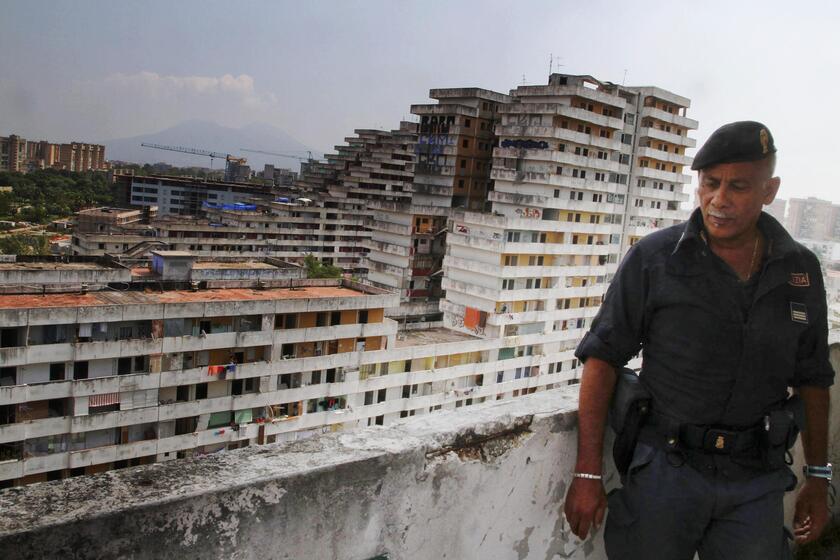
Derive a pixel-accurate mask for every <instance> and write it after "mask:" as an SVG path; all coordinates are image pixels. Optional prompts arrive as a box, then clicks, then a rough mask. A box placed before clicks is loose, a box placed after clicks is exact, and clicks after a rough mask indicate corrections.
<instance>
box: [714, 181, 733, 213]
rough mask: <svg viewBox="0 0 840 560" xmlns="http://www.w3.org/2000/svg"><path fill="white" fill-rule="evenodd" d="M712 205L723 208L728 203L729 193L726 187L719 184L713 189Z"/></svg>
mask: <svg viewBox="0 0 840 560" xmlns="http://www.w3.org/2000/svg"><path fill="white" fill-rule="evenodd" d="M711 202H712V206H715V207H716V208H724V207H726V206H727V205H728V204H729V194H728V189H726V188H725V187H724V186H722V185H721V186H720V187H718V188H717V189H715V194H714V195H713V196H712V201H711Z"/></svg>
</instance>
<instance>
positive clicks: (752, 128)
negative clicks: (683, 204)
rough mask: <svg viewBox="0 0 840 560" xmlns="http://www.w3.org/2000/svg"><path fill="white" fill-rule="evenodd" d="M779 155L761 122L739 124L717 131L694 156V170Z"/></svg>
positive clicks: (723, 127) (726, 126)
mask: <svg viewBox="0 0 840 560" xmlns="http://www.w3.org/2000/svg"><path fill="white" fill-rule="evenodd" d="M775 153H776V145H775V144H774V143H773V135H772V134H770V130H768V129H767V127H766V126H764V125H763V124H761V123H760V122H755V121H738V122H734V123H729V124H725V125H723V126H722V127H720V128H719V129H717V130H715V131H714V132H713V133H712V135H711V136H709V139H708V140H706V143H705V144H703V147H702V148H700V150H699V151H698V152H697V155H696V156H694V162H693V163H692V164H691V168H692V169H694V170H697V169H705V168H707V167H710V166H712V165H717V164H719V163H734V162H738V161H756V160H759V159H764V158H766V157H767V156H769V155H770V154H775Z"/></svg>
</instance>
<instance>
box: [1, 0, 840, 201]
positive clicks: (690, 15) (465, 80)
mask: <svg viewBox="0 0 840 560" xmlns="http://www.w3.org/2000/svg"><path fill="white" fill-rule="evenodd" d="M2 8H3V9H2V17H0V134H8V133H12V132H15V133H18V134H21V135H23V136H25V137H28V138H44V139H52V140H65V141H66V140H69V139H71V138H72V139H79V140H86V141H104V140H108V139H112V138H121V137H127V136H134V135H137V134H142V133H148V132H155V131H157V130H160V129H162V128H165V127H168V126H171V125H174V124H177V123H179V122H181V121H184V120H187V119H203V120H212V121H215V122H218V123H220V124H223V125H228V126H241V125H244V124H248V123H251V122H258V121H259V122H267V123H269V124H272V125H274V126H278V127H280V128H282V129H284V130H286V131H287V132H288V133H289V134H291V135H292V136H293V137H295V138H297V139H298V140H300V141H301V142H303V143H305V144H307V145H309V146H311V147H313V148H316V149H318V150H322V151H330V150H331V147H332V146H333V145H335V144H337V143H341V141H342V139H343V138H344V137H345V136H347V135H349V134H350V133H352V130H353V129H354V128H375V127H379V128H388V129H390V128H395V127H396V126H397V125H398V123H399V120H400V119H401V118H403V117H405V116H408V115H409V106H410V105H411V104H412V103H422V102H425V101H426V100H427V99H428V98H427V94H428V90H429V89H430V88H433V87H458V86H480V87H485V88H488V89H493V90H496V91H501V92H505V93H507V92H508V91H509V90H510V89H512V88H514V87H516V86H517V85H519V84H521V83H522V82H523V79H524V81H525V82H526V83H529V84H542V83H546V81H547V77H548V71H549V55H550V54H552V53H553V54H554V56H555V60H557V59H559V63H560V64H562V65H563V66H560V67H558V66H555V71H557V70H559V71H562V72H567V73H574V74H591V75H593V76H595V77H596V78H599V79H601V80H607V81H613V82H622V81H623V80H624V81H625V83H626V84H627V85H656V86H659V87H662V88H665V89H668V90H671V91H673V92H675V93H678V94H680V95H683V96H686V97H688V98H690V99H691V100H692V106H691V109H690V110H689V113H688V114H689V116H691V117H693V118H695V119H697V120H699V121H700V129H699V130H698V131H696V132H695V133H694V136H695V137H696V138H697V139H698V142H702V141H703V140H704V139H705V138H706V137H707V136H708V135H709V134H710V133H711V132H712V131H713V130H714V129H715V128H717V127H718V126H719V125H721V124H723V123H726V122H729V121H733V120H744V119H752V120H760V121H762V122H764V123H765V124H766V125H767V126H768V127H769V128H770V130H771V131H772V132H773V134H774V136H775V139H776V144H777V146H778V148H779V166H778V172H779V175H780V176H781V177H782V189H781V195H780V196H782V197H784V198H790V197H802V196H817V197H820V198H824V199H828V200H833V201H834V202H838V203H840V193H838V185H837V178H836V171H835V169H836V162H837V160H838V154H837V152H835V149H836V146H837V136H838V135H840V127H838V117H837V115H838V107H837V105H838V100H840V97H838V93H840V87H838V80H839V79H840V72H838V70H839V68H838V66H840V40H838V35H837V28H838V24H840V17H838V16H839V15H840V7H838V4H837V3H832V2H825V3H818V2H790V1H786V2H777V1H770V0H768V1H762V2H737V1H731V0H729V1H726V2H718V1H705V2H673V0H671V1H667V2H658V1H643V0H635V1H633V2H620V3H619V2H605V1H597V0H586V1H581V0H576V1H566V0H551V1H527V0H520V1H518V2H511V1H509V0H505V1H496V0H476V1H464V2H458V1H443V0H440V1H436V0H425V1H423V2H419V1H417V2H414V1H394V0H391V1H378V0H377V1H373V0H371V1H364V2H362V1H349V0H339V1H315V0H307V1H303V0H300V1H297V2H282V1H251V2H221V1H217V2H213V1H208V0H202V1H189V0H178V1H172V0H165V1H151V0H150V1H142V0H138V1H134V2H113V1H89V0H72V1H70V0H67V1H58V0H52V1H38V0H3V1H2ZM625 71H626V80H625Z"/></svg>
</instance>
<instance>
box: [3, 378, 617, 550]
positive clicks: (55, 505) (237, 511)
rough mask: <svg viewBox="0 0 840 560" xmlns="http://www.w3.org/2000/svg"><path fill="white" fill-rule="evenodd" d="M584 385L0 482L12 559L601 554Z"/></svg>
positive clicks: (5, 546) (7, 545)
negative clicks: (581, 535) (593, 530)
mask: <svg viewBox="0 0 840 560" xmlns="http://www.w3.org/2000/svg"><path fill="white" fill-rule="evenodd" d="M576 389H577V388H576V387H570V388H567V389H559V390H553V391H545V392H540V393H536V394H533V395H529V396H527V397H521V398H518V399H514V400H511V401H505V402H500V403H487V404H486V405H479V406H476V407H471V408H465V409H461V410H458V411H454V412H448V413H441V414H435V415H429V416H423V417H418V418H413V419H410V420H408V421H406V422H404V423H400V424H396V425H393V426H391V427H388V428H369V429H366V430H362V431H357V432H345V433H340V432H339V433H332V434H326V435H322V436H320V437H317V438H314V439H309V440H304V441H298V442H293V443H290V444H278V445H268V446H261V447H258V448H250V449H244V450H240V451H235V452H229V453H223V454H219V455H214V456H210V457H205V458H203V459H193V460H183V461H175V462H170V463H159V464H155V465H149V466H145V467H138V468H133V469H127V470H122V471H112V472H108V473H104V474H101V475H96V476H91V477H80V478H74V479H69V480H66V481H64V482H56V483H41V484H34V485H31V486H26V487H19V488H12V489H8V490H4V491H0V556H2V557H9V558H11V557H14V558H18V559H21V560H22V559H34V558H56V557H63V558H75V559H82V558H139V559H144V558H150V559H151V558H175V557H184V558H208V559H209V558H236V559H251V558H254V559H257V558H259V559H261V560H263V559H266V558H277V559H281V558H282V559H286V558H288V559H292V558H318V559H330V558H334V559H342V560H355V559H358V560H367V559H371V558H374V557H377V556H379V555H387V558H389V559H390V560H396V559H425V558H428V559H440V558H452V559H462V560H466V559H473V558H474V559H479V558H480V559H486V558H493V559H507V558H511V559H520V560H521V559H526V558H528V559H534V558H539V559H542V558H545V559H552V558H592V559H601V558H604V554H603V545H602V543H601V541H600V535H598V536H596V537H595V538H594V539H590V540H588V541H586V542H580V541H578V540H577V539H576V538H575V537H573V536H572V535H571V533H570V531H569V528H568V526H567V525H566V523H565V521H564V520H563V519H562V517H561V509H562V501H563V497H564V495H565V492H566V488H567V486H568V484H569V480H570V478H569V473H570V472H571V468H572V465H573V461H574V451H573V450H574V448H575V447H574V444H575V437H576V435H575V434H576V431H575V426H576V424H577V415H576V407H577V397H576V395H577V390H576ZM611 478H616V477H614V476H612V477H611Z"/></svg>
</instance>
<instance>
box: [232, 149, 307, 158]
mask: <svg viewBox="0 0 840 560" xmlns="http://www.w3.org/2000/svg"><path fill="white" fill-rule="evenodd" d="M239 149H240V150H242V151H243V152H251V153H254V154H265V155H267V156H277V157H283V158H289V159H297V160H300V161H311V160H312V159H313V158H312V152H310V151H309V150H306V153H307V154H309V157H308V158H305V157H301V156H293V155H291V154H278V153H277V152H266V151H263V150H250V149H248V148H239Z"/></svg>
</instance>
